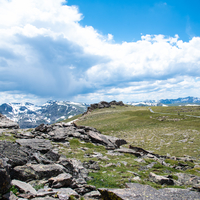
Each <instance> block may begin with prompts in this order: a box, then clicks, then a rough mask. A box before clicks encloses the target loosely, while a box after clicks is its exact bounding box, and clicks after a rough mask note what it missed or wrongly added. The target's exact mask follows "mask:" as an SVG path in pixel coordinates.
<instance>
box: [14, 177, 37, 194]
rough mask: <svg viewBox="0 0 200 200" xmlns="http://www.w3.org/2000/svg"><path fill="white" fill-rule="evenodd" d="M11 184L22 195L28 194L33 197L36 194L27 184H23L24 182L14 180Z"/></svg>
mask: <svg viewBox="0 0 200 200" xmlns="http://www.w3.org/2000/svg"><path fill="white" fill-rule="evenodd" d="M11 184H12V185H14V186H16V187H17V188H18V189H19V191H21V192H23V193H24V192H25V193H28V192H30V193H32V194H34V195H36V194H37V192H36V190H35V189H34V188H33V187H32V186H31V185H30V184H29V183H25V182H22V181H19V180H15V179H14V180H12V182H11Z"/></svg>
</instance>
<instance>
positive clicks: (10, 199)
mask: <svg viewBox="0 0 200 200" xmlns="http://www.w3.org/2000/svg"><path fill="white" fill-rule="evenodd" d="M3 199H4V200H18V199H19V198H18V197H17V196H16V195H15V194H14V193H13V192H12V191H10V192H8V193H6V194H4V195H3Z"/></svg>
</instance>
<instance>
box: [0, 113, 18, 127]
mask: <svg viewBox="0 0 200 200" xmlns="http://www.w3.org/2000/svg"><path fill="white" fill-rule="evenodd" d="M0 128H9V129H12V128H14V129H18V128H19V125H18V124H17V123H16V122H14V121H12V120H10V119H8V118H7V117H6V116H4V115H2V114H1V113H0Z"/></svg>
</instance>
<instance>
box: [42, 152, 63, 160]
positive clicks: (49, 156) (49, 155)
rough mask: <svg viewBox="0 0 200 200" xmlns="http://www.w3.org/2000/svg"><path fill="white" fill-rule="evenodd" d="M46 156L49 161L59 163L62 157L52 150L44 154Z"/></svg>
mask: <svg viewBox="0 0 200 200" xmlns="http://www.w3.org/2000/svg"><path fill="white" fill-rule="evenodd" d="M44 156H45V157H46V158H47V159H48V160H51V161H54V162H56V161H58V160H59V158H60V155H59V154H58V153H55V152H53V151H51V150H49V151H48V152H47V153H46V154H44Z"/></svg>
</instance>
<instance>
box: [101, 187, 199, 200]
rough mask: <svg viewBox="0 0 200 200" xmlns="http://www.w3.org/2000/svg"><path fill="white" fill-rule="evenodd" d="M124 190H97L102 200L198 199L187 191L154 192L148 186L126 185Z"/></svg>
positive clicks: (194, 194)
mask: <svg viewBox="0 0 200 200" xmlns="http://www.w3.org/2000/svg"><path fill="white" fill-rule="evenodd" d="M126 186H127V188H125V189H105V188H101V189H98V190H99V192H100V193H101V195H102V198H103V199H104V200H133V199H134V200H143V199H145V200H150V199H151V200H167V199H173V200H180V199H187V200H193V199H200V193H198V192H193V191H190V190H187V189H177V188H165V189H160V190H156V189H154V188H152V187H151V186H149V185H141V184H138V183H127V184H126Z"/></svg>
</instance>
